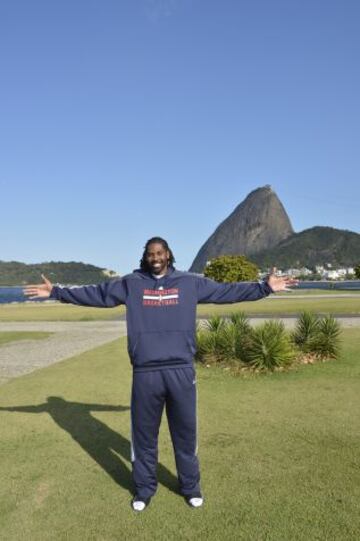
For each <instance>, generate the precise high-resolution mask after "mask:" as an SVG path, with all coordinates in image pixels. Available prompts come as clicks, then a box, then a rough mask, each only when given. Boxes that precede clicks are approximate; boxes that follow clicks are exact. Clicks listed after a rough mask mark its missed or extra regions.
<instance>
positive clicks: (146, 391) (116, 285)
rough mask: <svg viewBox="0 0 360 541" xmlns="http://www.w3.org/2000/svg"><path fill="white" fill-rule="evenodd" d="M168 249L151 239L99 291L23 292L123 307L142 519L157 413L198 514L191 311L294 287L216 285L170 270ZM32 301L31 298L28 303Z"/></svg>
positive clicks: (282, 281) (153, 483)
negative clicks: (135, 265)
mask: <svg viewBox="0 0 360 541" xmlns="http://www.w3.org/2000/svg"><path fill="white" fill-rule="evenodd" d="M174 262H175V258H174V256H173V253H172V251H171V250H170V248H169V246H168V243H167V242H166V241H165V240H164V239H162V238H160V237H153V238H151V239H150V240H148V242H147V243H146V245H145V250H144V253H143V257H142V259H141V262H140V269H139V270H136V271H134V272H133V273H131V274H128V275H127V276H124V277H122V278H119V279H116V280H112V281H109V282H104V283H102V284H99V285H87V286H82V287H69V288H68V287H62V286H53V285H52V284H51V282H50V281H49V280H48V279H47V278H45V276H43V275H42V277H43V280H44V282H45V283H44V284H40V285H36V286H28V287H26V288H25V289H24V293H25V295H28V296H30V295H31V296H32V297H31V298H37V297H48V298H52V299H57V300H59V301H60V302H64V303H72V304H79V305H83V306H98V307H113V306H117V305H119V304H125V305H126V307H127V313H126V317H127V332H128V352H129V356H130V359H131V363H132V365H133V383H132V393H131V461H132V470H133V480H134V485H135V489H136V493H135V496H134V498H133V500H132V507H133V509H134V510H135V511H142V510H143V509H145V508H146V506H147V505H148V503H149V502H150V499H151V497H152V496H153V495H154V494H155V492H156V488H157V478H156V466H157V446H158V445H157V444H158V434H159V427H160V421H161V416H162V412H163V408H164V406H165V407H166V414H167V418H168V422H169V428H170V434H171V438H172V442H173V447H174V453H175V461H176V468H177V472H178V479H179V486H180V492H181V494H182V495H183V496H184V497H185V499H186V501H187V503H188V504H189V505H190V506H192V507H201V505H202V504H203V497H202V494H201V490H200V472H199V461H198V457H197V420H196V381H195V370H194V364H193V358H194V354H195V351H196V305H197V304H198V303H220V304H221V303H234V302H240V301H253V300H258V299H262V298H264V297H266V296H267V295H269V294H270V293H273V292H276V291H283V290H287V289H288V286H291V285H296V284H297V281H296V280H294V279H291V278H288V277H277V276H275V275H274V274H270V276H269V277H268V278H267V279H266V280H264V281H260V282H237V283H217V282H215V281H213V280H210V279H208V278H204V277H202V276H200V275H196V274H192V273H189V272H180V271H178V270H176V269H175V268H174ZM34 295H35V297H34Z"/></svg>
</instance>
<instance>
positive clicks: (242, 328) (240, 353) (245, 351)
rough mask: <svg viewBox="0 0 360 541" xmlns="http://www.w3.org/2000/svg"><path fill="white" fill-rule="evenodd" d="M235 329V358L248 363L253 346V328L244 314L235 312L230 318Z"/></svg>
mask: <svg viewBox="0 0 360 541" xmlns="http://www.w3.org/2000/svg"><path fill="white" fill-rule="evenodd" d="M230 321H231V325H232V327H233V341H234V357H235V359H237V360H238V361H241V362H243V363H248V362H249V361H250V357H249V351H250V349H251V344H252V331H253V330H252V327H251V325H250V321H249V318H248V317H247V316H246V315H245V313H244V312H235V313H233V314H232V315H231V316H230Z"/></svg>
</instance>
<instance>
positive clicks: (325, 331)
mask: <svg viewBox="0 0 360 541" xmlns="http://www.w3.org/2000/svg"><path fill="white" fill-rule="evenodd" d="M340 332H341V328H340V324H339V322H338V321H337V320H336V319H335V318H334V317H333V316H331V315H329V316H326V317H324V318H323V319H322V320H321V321H320V323H319V332H318V335H317V337H316V338H315V340H314V342H313V345H312V346H313V352H314V353H316V354H317V355H319V356H320V357H322V358H330V359H336V358H337V357H338V356H339V353H340Z"/></svg>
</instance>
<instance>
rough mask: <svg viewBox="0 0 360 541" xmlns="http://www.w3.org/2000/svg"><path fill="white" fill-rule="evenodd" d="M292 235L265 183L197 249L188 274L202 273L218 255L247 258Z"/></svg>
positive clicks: (274, 197)
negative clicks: (208, 262)
mask: <svg viewBox="0 0 360 541" xmlns="http://www.w3.org/2000/svg"><path fill="white" fill-rule="evenodd" d="M293 233H294V231H293V228H292V225H291V222H290V219H289V217H288V215H287V213H286V211H285V209H284V207H283V205H282V203H281V201H280V199H279V198H278V196H277V195H276V193H275V192H274V191H273V190H272V188H271V186H270V185H269V184H267V185H265V186H263V187H260V188H257V189H256V190H253V191H252V192H251V193H249V195H248V196H247V197H246V198H245V199H244V201H242V202H241V203H240V204H239V205H238V206H237V207H236V208H235V210H234V211H233V212H232V213H231V214H230V215H229V216H228V217H227V218H226V219H225V220H224V221H223V222H222V223H221V224H220V225H219V226H218V227H217V228H216V229H215V231H214V233H213V234H212V235H211V236H210V237H209V238H208V240H207V241H206V242H205V244H204V245H203V246H202V247H201V248H200V250H199V252H198V254H197V256H196V257H195V259H194V262H193V264H192V265H191V268H190V271H192V272H203V270H204V268H205V266H206V262H207V261H208V260H209V259H211V258H213V257H217V256H219V255H246V256H251V255H252V254H256V253H257V252H260V251H261V250H264V249H265V248H271V247H273V246H276V245H277V244H278V243H279V242H280V241H282V240H284V239H286V238H287V237H289V236H290V235H292V234H293Z"/></svg>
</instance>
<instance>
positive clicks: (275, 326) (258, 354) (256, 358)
mask: <svg viewBox="0 0 360 541" xmlns="http://www.w3.org/2000/svg"><path fill="white" fill-rule="evenodd" d="M248 355H249V362H250V364H251V365H252V366H254V367H255V368H257V369H259V370H264V369H268V370H274V368H277V367H280V366H286V365H288V364H289V363H290V362H291V361H292V360H293V359H294V358H295V353H294V348H293V347H292V344H291V340H290V337H289V335H288V334H287V333H286V331H285V326H284V324H283V322H282V321H265V323H263V324H262V325H259V326H258V327H256V328H255V329H253V332H252V343H251V346H250V349H249V353H248Z"/></svg>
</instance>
